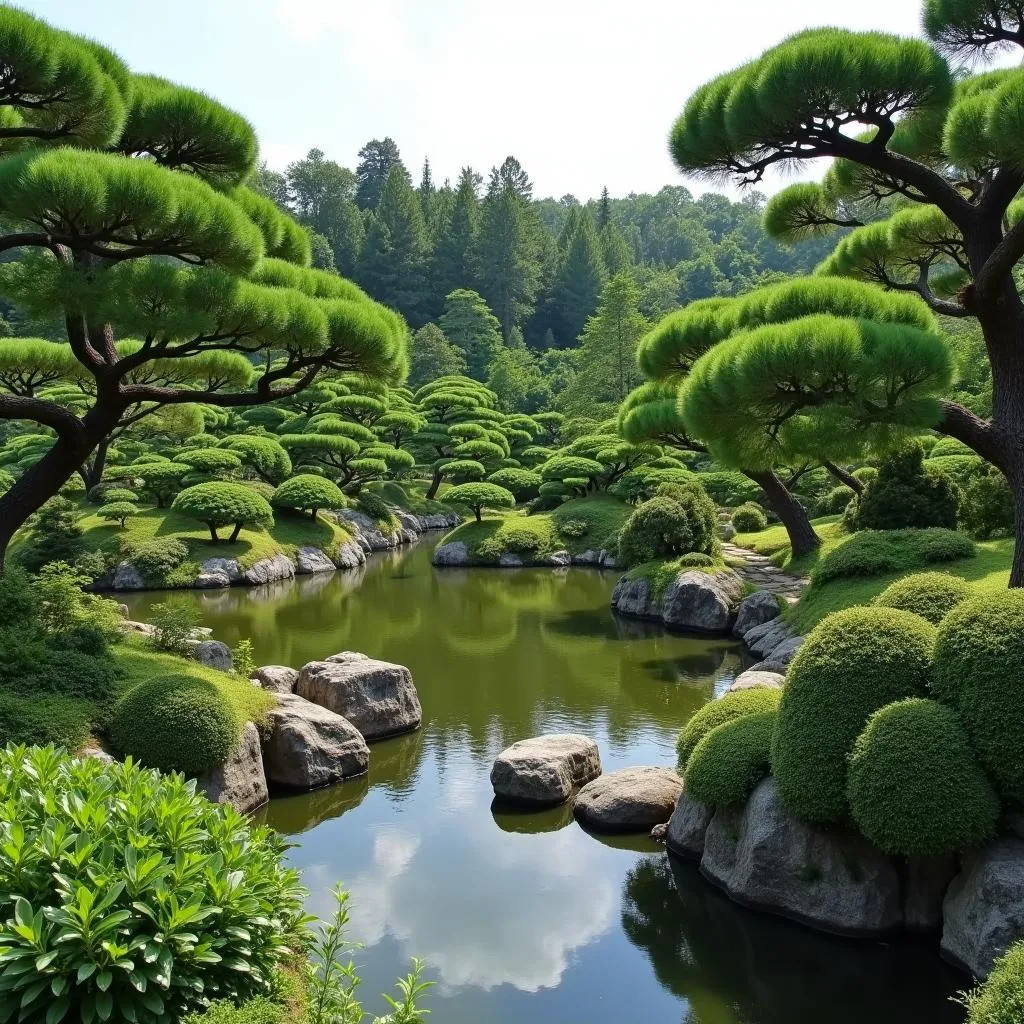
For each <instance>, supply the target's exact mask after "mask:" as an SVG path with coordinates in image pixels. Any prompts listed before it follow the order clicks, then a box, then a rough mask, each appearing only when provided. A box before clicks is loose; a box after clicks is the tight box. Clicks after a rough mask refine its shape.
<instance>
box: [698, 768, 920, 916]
mask: <svg viewBox="0 0 1024 1024" xmlns="http://www.w3.org/2000/svg"><path fill="white" fill-rule="evenodd" d="M700 870H701V873H702V874H703V875H704V876H705V877H706V878H707V879H709V880H710V881H712V882H714V883H715V884H716V885H718V886H720V887H721V888H722V889H724V890H725V891H726V892H727V893H728V894H729V895H730V896H731V897H732V898H733V899H734V900H736V902H737V903H742V904H744V905H746V906H750V907H755V908H757V909H760V910H766V911H769V912H771V913H775V914H780V915H782V916H783V917H789V918H793V919H794V920H797V921H802V922H803V923H804V924H807V925H810V926H811V927H813V928H820V929H822V930H823V931H828V932H834V933H837V934H843V935H863V936H870V935H882V934H885V933H887V932H890V931H893V930H894V929H896V928H899V927H900V925H901V924H902V923H903V903H902V899H901V891H900V879H899V873H898V872H897V870H896V866H895V865H894V864H893V862H892V861H891V860H889V858H887V857H886V856H885V855H884V854H882V853H881V851H879V850H878V849H876V848H875V847H874V846H872V845H871V843H869V842H868V841H867V840H866V839H864V838H863V837H862V836H860V835H858V834H857V833H855V832H853V831H844V830H841V829H829V830H827V831H826V830H825V829H821V828H816V827H815V826H813V825H809V824H807V823H805V822H802V821H799V820H798V819H797V818H794V817H793V816H792V815H790V814H789V812H788V811H786V810H785V808H784V807H783V806H782V804H781V802H780V800H779V797H778V790H777V789H776V787H775V780H774V779H772V778H771V777H769V778H767V779H764V780H763V781H762V782H761V783H760V784H759V785H758V786H757V788H756V789H755V790H754V792H753V793H752V794H751V796H750V799H749V800H748V801H747V804H746V806H745V807H730V808H722V809H719V810H717V811H716V812H715V816H714V817H713V818H712V819H711V824H710V825H709V826H708V830H707V833H706V834H705V841H704V855H703V857H702V858H701V863H700Z"/></svg>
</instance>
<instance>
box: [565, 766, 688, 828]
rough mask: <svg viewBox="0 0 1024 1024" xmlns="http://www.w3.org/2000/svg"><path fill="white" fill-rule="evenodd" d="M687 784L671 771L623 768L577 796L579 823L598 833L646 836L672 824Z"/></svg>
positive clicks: (586, 788)
mask: <svg viewBox="0 0 1024 1024" xmlns="http://www.w3.org/2000/svg"><path fill="white" fill-rule="evenodd" d="M682 791H683V781H682V779H680V778H679V776H678V775H677V774H676V773H675V772H674V771H672V770H671V769H670V768H660V767H646V766H645V767H639V768H622V769H620V770H619V771H617V772H611V773H610V774H608V775H602V776H601V777H600V778H597V779H594V781H593V782H588V783H587V784H586V785H585V786H584V787H583V788H582V789H581V790H580V791H579V793H578V794H577V795H576V806H575V813H576V817H577V819H578V820H579V821H580V822H582V823H583V824H584V825H586V826H587V827H588V828H592V829H594V830H595V831H598V832H646V831H649V830H650V829H651V828H652V827H653V826H654V825H660V824H662V823H663V822H666V821H668V820H669V818H670V817H671V816H672V812H673V811H674V810H675V806H676V802H677V801H678V800H679V794H680V793H682Z"/></svg>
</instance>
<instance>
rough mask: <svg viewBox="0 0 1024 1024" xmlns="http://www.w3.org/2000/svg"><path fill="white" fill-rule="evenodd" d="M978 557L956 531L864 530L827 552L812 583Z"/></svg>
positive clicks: (815, 572) (814, 574)
mask: <svg viewBox="0 0 1024 1024" xmlns="http://www.w3.org/2000/svg"><path fill="white" fill-rule="evenodd" d="M975 554H976V549H975V547H974V542H973V541H972V540H971V538H970V537H968V536H967V535H966V534H963V533H957V532H956V531H955V530H943V529H938V528H935V529H931V530H865V531H864V532H863V533H858V534H857V535H856V536H854V537H851V538H850V539H849V540H848V541H846V543H845V544H840V545H839V547H837V548H833V549H832V550H831V551H830V552H828V554H827V555H825V556H824V558H822V559H821V561H820V562H818V564H817V565H816V566H815V567H814V568H813V569H812V570H811V581H812V582H813V583H815V584H822V583H827V582H828V581H829V580H835V579H841V578H844V577H854V578H856V577H865V576H884V575H886V574H887V573H891V572H911V571H913V570H914V569H923V568H925V567H927V566H929V565H937V564H940V563H942V562H955V561H958V560H959V559H961V558H973V557H974V555H975Z"/></svg>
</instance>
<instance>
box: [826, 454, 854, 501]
mask: <svg viewBox="0 0 1024 1024" xmlns="http://www.w3.org/2000/svg"><path fill="white" fill-rule="evenodd" d="M822 465H823V466H824V467H825V469H827V470H828V471H829V473H831V474H832V476H834V477H835V478H836V479H837V480H838V481H839V482H840V483H842V484H846V486H847V487H849V488H850V490H852V491H853V493H854V494H863V493H864V485H863V484H862V483H861V482H860V481H859V480H858V479H857V478H856V477H855V476H854V475H853V474H852V473H847V472H846V470H845V469H843V467H842V466H837V465H836V464H835V463H834V462H823V463H822Z"/></svg>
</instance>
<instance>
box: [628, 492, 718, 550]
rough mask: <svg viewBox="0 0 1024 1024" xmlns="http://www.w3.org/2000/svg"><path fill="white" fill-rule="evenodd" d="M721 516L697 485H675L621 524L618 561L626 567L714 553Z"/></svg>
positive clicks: (644, 504) (643, 505) (645, 503)
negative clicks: (663, 559)
mask: <svg viewBox="0 0 1024 1024" xmlns="http://www.w3.org/2000/svg"><path fill="white" fill-rule="evenodd" d="M717 525H718V514H717V511H716V509H715V504H714V502H713V501H712V500H711V499H710V498H709V497H708V495H707V494H706V493H705V491H704V490H703V488H701V487H699V486H697V485H696V484H694V485H690V486H686V485H678V484H677V485H672V489H671V491H670V492H666V493H660V494H658V495H656V496H655V497H653V498H651V499H650V501H645V502H644V503H643V504H642V505H641V506H640V507H639V508H637V510H636V511H635V512H634V513H633V514H632V515H631V516H630V517H629V518H628V519H627V520H626V521H625V523H623V524H622V529H621V530H620V531H619V547H618V551H619V560H620V561H621V562H622V564H623V565H625V566H633V565H640V564H641V563H643V562H653V561H656V560H657V559H662V558H676V557H677V556H679V555H685V554H688V553H689V552H691V551H696V552H699V553H701V554H705V555H710V554H713V553H714V551H715V544H716V540H715V531H716V527H717Z"/></svg>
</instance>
